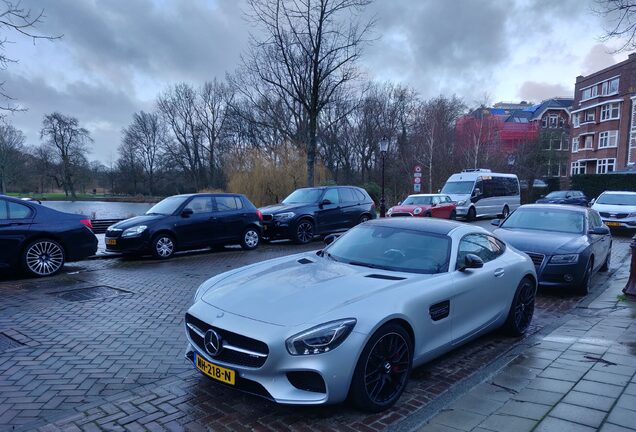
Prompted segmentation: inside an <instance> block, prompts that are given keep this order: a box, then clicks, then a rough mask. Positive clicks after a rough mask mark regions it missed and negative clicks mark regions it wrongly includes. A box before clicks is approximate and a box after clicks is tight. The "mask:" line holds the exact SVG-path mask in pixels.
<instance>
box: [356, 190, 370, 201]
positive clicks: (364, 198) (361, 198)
mask: <svg viewBox="0 0 636 432" xmlns="http://www.w3.org/2000/svg"><path fill="white" fill-rule="evenodd" d="M353 191H354V192H355V194H356V196H357V197H358V200H359V201H360V202H365V201H367V200H368V198H367V196H366V195H365V194H364V193H363V192H361V191H359V190H357V189H354V190H353Z"/></svg>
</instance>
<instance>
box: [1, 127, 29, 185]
mask: <svg viewBox="0 0 636 432" xmlns="http://www.w3.org/2000/svg"><path fill="white" fill-rule="evenodd" d="M23 152H24V134H23V133H22V131H20V130H18V129H16V128H15V127H13V126H12V125H10V124H6V123H3V124H0V187H1V191H2V193H3V194H6V193H7V183H8V182H9V181H11V180H12V179H13V178H14V176H15V175H16V174H17V173H18V172H19V163H20V162H21V160H22V159H23V156H24V153H23Z"/></svg>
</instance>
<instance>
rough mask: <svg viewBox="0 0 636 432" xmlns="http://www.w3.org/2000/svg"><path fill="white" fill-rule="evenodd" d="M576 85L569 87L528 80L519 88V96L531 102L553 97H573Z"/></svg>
mask: <svg viewBox="0 0 636 432" xmlns="http://www.w3.org/2000/svg"><path fill="white" fill-rule="evenodd" d="M573 94H574V86H572V87H571V88H567V87H565V86H563V85H561V84H550V83H545V82H536V81H526V82H524V83H523V84H522V85H521V88H520V89H519V97H520V98H521V99H523V100H526V101H529V102H540V101H542V100H545V99H549V98H552V97H572V96H573Z"/></svg>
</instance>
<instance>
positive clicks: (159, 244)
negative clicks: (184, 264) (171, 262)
mask: <svg viewBox="0 0 636 432" xmlns="http://www.w3.org/2000/svg"><path fill="white" fill-rule="evenodd" d="M151 245H152V256H153V257H155V258H156V259H161V260H164V259H169V258H172V256H173V255H174V252H175V250H176V244H175V241H174V237H172V236H171V235H170V234H157V235H156V236H155V237H153V239H152V242H151Z"/></svg>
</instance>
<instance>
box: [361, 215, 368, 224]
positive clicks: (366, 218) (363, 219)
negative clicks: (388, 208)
mask: <svg viewBox="0 0 636 432" xmlns="http://www.w3.org/2000/svg"><path fill="white" fill-rule="evenodd" d="M368 220H369V217H368V216H362V217H361V218H360V223H365V222H366V221H368Z"/></svg>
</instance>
